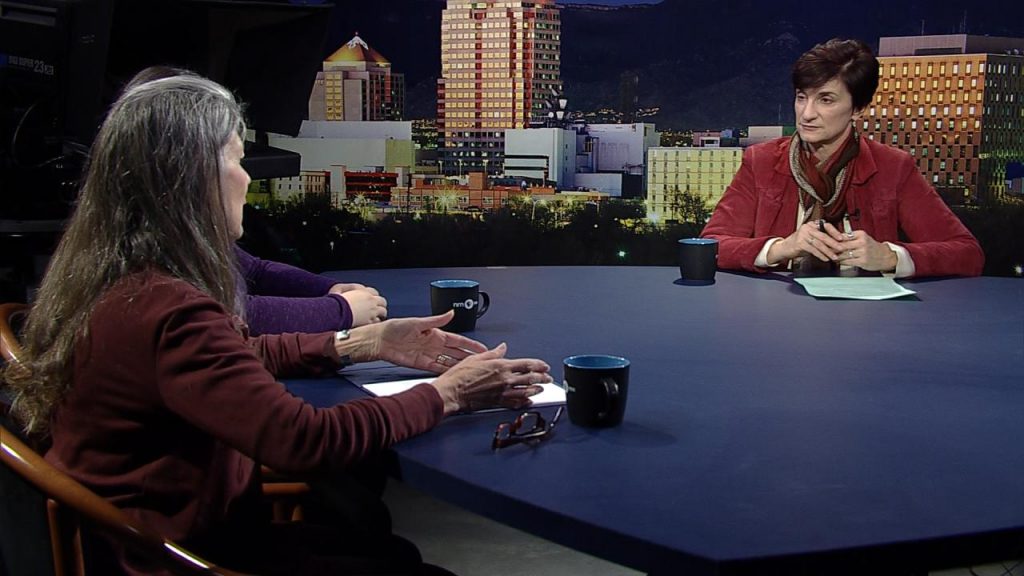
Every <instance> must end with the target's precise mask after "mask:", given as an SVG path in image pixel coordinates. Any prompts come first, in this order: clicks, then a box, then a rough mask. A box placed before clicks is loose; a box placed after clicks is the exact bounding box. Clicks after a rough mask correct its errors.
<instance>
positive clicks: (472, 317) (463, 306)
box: [430, 280, 491, 332]
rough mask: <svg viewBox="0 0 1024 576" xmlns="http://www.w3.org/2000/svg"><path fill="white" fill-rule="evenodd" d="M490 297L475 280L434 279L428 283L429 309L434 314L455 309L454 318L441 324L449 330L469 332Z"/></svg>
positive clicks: (487, 305)
mask: <svg viewBox="0 0 1024 576" xmlns="http://www.w3.org/2000/svg"><path fill="white" fill-rule="evenodd" d="M490 305H491V298H490V296H488V295H487V292H481V291H480V283H479V282H477V281H475V280H434V281H433V282H431V283H430V309H431V311H432V312H433V313H434V314H444V313H445V312H447V311H449V310H455V318H452V321H451V322H449V323H448V324H446V325H444V326H443V329H444V330H448V331H449V332H469V331H471V330H473V329H474V328H476V319H477V318H479V317H481V316H483V315H484V312H487V308H488V307H490Z"/></svg>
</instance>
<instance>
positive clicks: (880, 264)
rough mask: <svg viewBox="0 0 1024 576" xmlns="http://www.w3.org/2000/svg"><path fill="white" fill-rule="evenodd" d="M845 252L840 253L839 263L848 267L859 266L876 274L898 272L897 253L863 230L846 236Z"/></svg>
mask: <svg viewBox="0 0 1024 576" xmlns="http://www.w3.org/2000/svg"><path fill="white" fill-rule="evenodd" d="M842 247H843V251H842V252H840V253H839V261H840V262H842V263H843V264H844V265H846V266H857V267H858V268H861V269H862V270H871V271H874V272H892V271H894V270H896V264H898V261H899V259H898V258H897V257H896V252H894V251H893V250H892V248H889V246H888V245H887V244H884V243H882V242H878V241H876V240H875V239H874V238H872V237H871V235H869V234H868V233H867V232H865V231H863V230H854V231H853V232H847V233H846V234H844V239H843V243H842Z"/></svg>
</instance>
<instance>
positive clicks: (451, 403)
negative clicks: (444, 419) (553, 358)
mask: <svg viewBox="0 0 1024 576" xmlns="http://www.w3.org/2000/svg"><path fill="white" fill-rule="evenodd" d="M506 351H507V347H506V346H505V344H499V345H498V346H497V347H496V348H494V349H493V350H487V351H486V352H481V353H479V354H474V355H472V356H469V357H468V358H466V359H465V360H462V361H461V362H459V363H458V364H456V365H455V366H452V367H451V368H450V369H448V371H447V372H445V373H444V374H442V375H441V376H438V378H437V379H436V380H434V383H433V384H434V386H435V387H436V388H437V391H438V392H439V393H440V394H441V399H442V400H444V413H445V415H448V414H452V413H454V412H458V411H461V410H478V409H481V408H493V407H496V406H502V407H505V408H514V409H519V408H523V407H525V406H529V405H530V403H531V401H530V396H533V395H535V394H539V393H540V392H541V391H542V390H543V389H542V388H541V387H540V386H538V384H541V383H543V382H551V374H549V373H548V372H549V370H550V369H551V368H550V367H549V366H548V365H547V363H545V362H544V361H542V360H536V359H532V358H520V359H508V358H505V352H506Z"/></svg>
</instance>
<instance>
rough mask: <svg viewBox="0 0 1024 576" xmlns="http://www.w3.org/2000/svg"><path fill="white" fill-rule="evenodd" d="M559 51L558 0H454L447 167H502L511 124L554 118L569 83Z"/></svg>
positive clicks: (448, 51)
mask: <svg viewBox="0 0 1024 576" xmlns="http://www.w3.org/2000/svg"><path fill="white" fill-rule="evenodd" d="M560 52H561V24H560V19H559V9H558V7H557V6H556V5H555V0H531V1H521V0H448V3H447V7H446V8H445V10H444V11H443V12H442V14H441V77H440V78H439V79H438V81H437V123H438V142H439V147H438V159H439V161H440V162H441V166H442V170H443V171H444V172H445V173H447V174H454V173H456V170H457V169H458V168H459V167H460V166H461V168H462V171H463V173H465V172H468V171H476V170H483V169H484V168H485V166H486V167H487V169H488V170H490V171H493V170H495V169H497V168H498V167H499V166H500V165H501V159H502V157H503V153H504V138H505V130H507V129H510V128H527V127H529V126H530V123H531V121H540V120H543V119H544V118H546V117H547V113H548V111H549V108H548V104H549V103H550V102H552V100H553V99H555V98H556V97H557V96H556V95H560V94H561V90H562V80H561V72H560V62H559V58H560V56H559V55H560ZM485 160H486V162H485Z"/></svg>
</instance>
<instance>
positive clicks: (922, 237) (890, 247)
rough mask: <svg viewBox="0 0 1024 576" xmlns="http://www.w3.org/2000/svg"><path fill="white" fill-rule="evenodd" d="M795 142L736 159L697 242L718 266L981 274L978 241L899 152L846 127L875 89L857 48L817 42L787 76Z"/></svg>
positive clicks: (862, 50)
mask: <svg viewBox="0 0 1024 576" xmlns="http://www.w3.org/2000/svg"><path fill="white" fill-rule="evenodd" d="M792 80H793V88H794V90H795V97H794V102H793V108H794V111H795V113H796V134H794V135H793V136H792V137H791V138H789V137H787V138H780V139H777V140H773V141H771V142H765V143H763V144H758V145H755V146H751V147H750V148H748V149H747V150H746V151H745V152H744V155H743V163H742V165H741V166H740V170H739V172H738V173H737V174H736V176H735V177H734V178H733V181H732V183H731V184H730V185H729V187H728V188H727V189H726V191H725V194H724V195H723V196H722V199H721V200H720V201H719V202H718V205H717V206H716V207H715V211H714V213H713V214H712V216H711V219H710V220H709V221H708V223H707V225H706V226H705V227H704V231H703V233H702V235H703V236H704V237H707V238H714V239H717V240H718V241H719V255H718V266H719V267H720V268H724V269H738V270H749V271H754V272H765V271H768V270H772V269H776V268H784V267H787V266H789V267H791V268H792V269H793V270H794V271H796V272H798V273H807V274H813V273H819V272H822V271H825V270H833V269H836V268H838V267H840V266H845V267H857V268H860V269H863V270H867V271H874V272H882V273H888V274H892V275H894V276H896V277H898V278H903V277H909V276H939V275H960V276H977V275H978V274H981V270H982V265H983V264H984V260H985V256H984V253H983V252H982V250H981V247H980V246H979V245H978V241H977V240H976V239H975V238H974V236H973V235H972V234H971V233H970V232H969V231H968V230H967V228H965V227H964V225H963V224H962V223H961V222H960V220H959V219H957V217H956V216H955V215H954V214H953V213H952V212H951V211H950V210H949V208H948V207H947V206H946V205H945V204H944V203H943V202H942V199H941V198H939V195H938V194H937V193H936V192H935V190H934V189H933V188H932V187H931V186H930V185H929V184H928V183H927V182H926V181H925V179H924V177H923V176H922V175H921V173H920V172H919V171H918V170H917V166H916V165H915V164H914V160H913V158H911V157H910V155H909V154H907V153H906V152H903V151H901V150H898V149H895V148H891V147H888V146H885V145H884V144H880V143H877V142H875V141H873V140H871V139H867V138H862V137H861V136H860V134H858V132H857V130H856V128H855V127H854V124H853V122H854V120H855V119H856V118H857V117H858V116H859V115H860V114H861V113H862V112H863V110H864V109H865V107H867V106H868V104H870V102H871V98H872V97H873V95H874V93H875V89H876V88H877V87H878V60H877V59H876V58H875V56H874V55H873V54H872V52H871V49H870V48H868V46H867V45H866V44H864V43H863V42H860V41H858V40H839V39H833V40H829V41H828V42H826V43H824V44H818V45H817V46H815V47H814V48H812V49H810V50H808V51H807V52H805V53H804V54H803V55H802V56H800V58H799V59H798V60H797V62H796V64H795V65H794V67H793V78H792Z"/></svg>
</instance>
